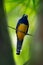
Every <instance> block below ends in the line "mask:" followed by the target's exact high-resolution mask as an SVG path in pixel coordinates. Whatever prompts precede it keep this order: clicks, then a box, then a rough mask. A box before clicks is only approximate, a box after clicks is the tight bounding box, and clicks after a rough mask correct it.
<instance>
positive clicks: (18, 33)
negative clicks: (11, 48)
mask: <svg viewBox="0 0 43 65" xmlns="http://www.w3.org/2000/svg"><path fill="white" fill-rule="evenodd" d="M17 30H20V31H22V32H25V33H26V31H27V25H25V24H20V25H19V27H18V29H17ZM20 31H17V36H18V38H19V40H22V39H23V38H24V36H25V33H22V32H20Z"/></svg>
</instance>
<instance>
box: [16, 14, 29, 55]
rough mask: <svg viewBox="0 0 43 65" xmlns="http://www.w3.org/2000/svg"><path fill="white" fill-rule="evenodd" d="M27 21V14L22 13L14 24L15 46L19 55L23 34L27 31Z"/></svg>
mask: <svg viewBox="0 0 43 65" xmlns="http://www.w3.org/2000/svg"><path fill="white" fill-rule="evenodd" d="M28 28H29V22H28V15H26V14H24V15H23V16H22V17H21V18H20V19H19V20H18V23H17V25H16V35H17V48H16V54H17V55H20V52H21V48H22V44H23V40H24V37H25V35H26V34H27V32H28Z"/></svg>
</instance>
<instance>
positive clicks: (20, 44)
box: [16, 39, 23, 55]
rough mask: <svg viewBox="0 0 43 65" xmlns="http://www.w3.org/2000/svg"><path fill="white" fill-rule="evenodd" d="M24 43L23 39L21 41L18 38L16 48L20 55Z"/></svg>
mask: <svg viewBox="0 0 43 65" xmlns="http://www.w3.org/2000/svg"><path fill="white" fill-rule="evenodd" d="M22 43H23V40H22V41H20V40H19V39H17V50H16V54H17V55H20V50H21V47H22Z"/></svg>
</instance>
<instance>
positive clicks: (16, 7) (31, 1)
mask: <svg viewBox="0 0 43 65" xmlns="http://www.w3.org/2000/svg"><path fill="white" fill-rule="evenodd" d="M4 6H5V8H4V9H5V10H6V16H7V20H8V25H9V26H12V27H14V28H15V27H16V24H17V22H18V19H19V18H20V17H21V16H22V15H23V14H27V15H28V21H29V24H30V28H29V30H28V33H30V34H34V31H35V28H36V26H35V25H36V14H37V9H38V6H39V0H4ZM8 29H9V34H10V37H11V40H12V48H13V55H14V59H15V62H16V65H23V64H24V63H25V62H26V61H28V60H29V59H30V53H29V52H30V51H29V45H30V43H31V42H32V37H30V36H25V38H24V42H23V47H22V52H21V55H20V56H17V55H16V51H15V50H16V49H15V44H16V40H15V38H16V37H15V34H16V33H15V31H14V30H12V29H10V28H8Z"/></svg>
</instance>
